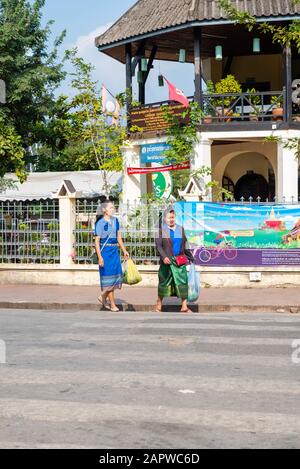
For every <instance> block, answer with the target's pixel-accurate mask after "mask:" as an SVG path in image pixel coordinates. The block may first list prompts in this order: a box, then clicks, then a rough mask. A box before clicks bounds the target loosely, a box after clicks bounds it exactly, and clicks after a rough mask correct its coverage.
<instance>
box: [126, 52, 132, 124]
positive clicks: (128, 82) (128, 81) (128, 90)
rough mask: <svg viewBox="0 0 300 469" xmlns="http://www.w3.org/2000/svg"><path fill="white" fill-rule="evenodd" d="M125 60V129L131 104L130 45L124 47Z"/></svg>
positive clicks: (128, 120)
mask: <svg viewBox="0 0 300 469" xmlns="http://www.w3.org/2000/svg"><path fill="white" fill-rule="evenodd" d="M125 58H126V93H128V94H127V99H126V112H127V128H128V129H129V128H130V108H131V103H132V68H131V61H132V50H131V44H126V46H125Z"/></svg>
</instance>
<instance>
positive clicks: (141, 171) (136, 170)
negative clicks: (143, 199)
mask: <svg viewBox="0 0 300 469" xmlns="http://www.w3.org/2000/svg"><path fill="white" fill-rule="evenodd" d="M184 169H190V162H189V161H186V162H185V163H178V164H171V165H167V166H157V167H152V168H127V174H128V176H131V175H133V174H151V173H165V172H168V171H182V170H184Z"/></svg>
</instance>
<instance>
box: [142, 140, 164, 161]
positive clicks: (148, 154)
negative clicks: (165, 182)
mask: <svg viewBox="0 0 300 469" xmlns="http://www.w3.org/2000/svg"><path fill="white" fill-rule="evenodd" d="M169 148H170V145H168V144H167V143H164V142H162V143H148V144H147V145H141V163H162V162H163V161H164V160H165V159H166V155H165V154H164V153H165V152H166V151H167V150H169Z"/></svg>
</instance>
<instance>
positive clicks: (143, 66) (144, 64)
mask: <svg viewBox="0 0 300 469" xmlns="http://www.w3.org/2000/svg"><path fill="white" fill-rule="evenodd" d="M141 70H142V72H147V70H148V60H147V59H142V60H141Z"/></svg>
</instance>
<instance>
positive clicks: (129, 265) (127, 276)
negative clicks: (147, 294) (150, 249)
mask: <svg viewBox="0 0 300 469" xmlns="http://www.w3.org/2000/svg"><path fill="white" fill-rule="evenodd" d="M141 281H142V276H141V274H140V273H139V271H138V270H137V267H136V265H135V263H134V262H133V260H132V259H128V261H126V262H125V264H124V271H123V282H124V283H126V284H127V285H136V284H137V283H140V282H141Z"/></svg>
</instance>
